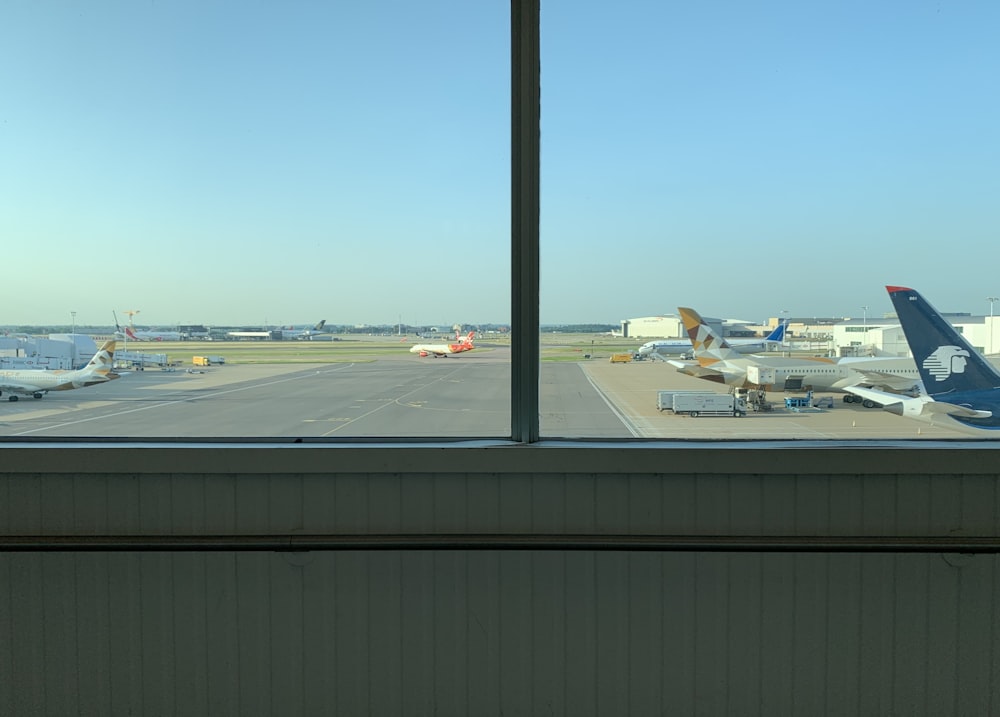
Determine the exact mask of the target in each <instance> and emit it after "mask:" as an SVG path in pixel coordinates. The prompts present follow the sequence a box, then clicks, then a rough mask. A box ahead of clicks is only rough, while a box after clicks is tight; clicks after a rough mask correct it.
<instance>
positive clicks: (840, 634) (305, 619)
mask: <svg viewBox="0 0 1000 717" xmlns="http://www.w3.org/2000/svg"><path fill="white" fill-rule="evenodd" d="M581 450H582V449H581ZM126 453H128V452H127V451H126ZM588 453H589V454H590V455H591V456H593V461H594V462H595V463H601V462H605V463H606V462H608V461H609V458H608V454H607V453H605V452H602V451H596V452H588ZM695 453H697V456H696V458H698V459H699V461H698V462H699V465H703V466H708V465H714V463H715V462H716V461H717V460H721V461H723V462H724V463H732V455H731V454H730V453H729V452H727V451H696V452H695ZM860 453H863V454H865V456H866V457H867V459H868V460H867V463H868V464H869V469H868V470H867V472H865V471H859V472H857V473H855V474H847V473H845V472H844V471H843V470H840V471H839V472H831V471H830V470H829V469H830V464H829V463H828V462H823V461H812V462H810V463H809V464H808V465H799V466H798V470H797V472H796V471H793V470H789V465H790V464H797V465H798V464H802V462H803V458H808V457H809V456H815V455H817V454H815V453H813V452H810V451H803V452H800V451H786V452H767V451H757V452H751V453H748V454H747V456H748V459H749V461H750V462H749V463H748V464H747V466H746V470H745V472H738V471H733V470H731V468H732V466H731V465H729V466H728V467H727V470H725V471H722V470H720V471H710V470H705V471H702V472H701V473H697V472H694V471H688V472H684V471H680V470H666V471H652V470H646V471H642V470H634V468H635V466H636V465H640V464H642V463H643V462H644V461H646V460H647V458H648V455H647V454H646V453H642V454H641V455H642V456H646V457H645V458H642V460H639V461H635V460H630V458H631V456H632V453H631V452H628V451H623V452H622V454H621V455H620V456H618V459H616V460H612V462H620V463H621V466H622V468H623V469H624V468H632V469H633V470H623V471H622V472H621V473H613V472H608V471H603V472H594V473H589V472H586V471H582V470H580V465H579V463H580V461H579V460H578V459H577V458H576V457H575V455H576V454H572V455H573V456H574V457H571V458H570V461H569V464H567V463H566V461H567V455H568V454H565V453H562V452H559V451H555V452H549V451H546V450H541V451H525V452H523V453H522V452H520V451H518V452H517V454H518V455H519V456H521V458H518V459H517V460H518V461H520V464H523V465H521V468H522V470H512V466H513V465H515V464H517V461H513V462H512V459H510V458H509V455H510V453H509V452H502V453H497V452H490V451H489V450H485V451H480V452H477V451H471V452H466V451H456V452H453V453H451V454H450V455H449V454H448V452H443V455H440V454H437V453H433V454H432V457H433V460H431V461H428V462H427V464H426V465H424V464H419V465H417V464H414V460H415V458H414V455H417V454H412V455H411V454H410V453H408V452H406V451H403V452H402V453H392V454H391V456H389V457H387V456H383V455H382V454H379V453H377V452H373V451H369V452H367V453H366V455H367V456H377V457H378V464H379V466H380V467H379V469H378V470H373V472H370V473H365V472H349V473H337V472H332V473H323V472H319V471H316V470H307V471H305V472H291V473H281V472H275V473H264V472H260V471H259V470H254V469H252V468H253V467H254V466H256V464H257V463H258V462H260V461H261V460H262V456H266V455H269V454H268V453H267V452H265V451H260V450H257V451H251V452H249V453H248V454H247V455H245V456H243V457H240V456H239V455H236V456H235V457H233V456H230V458H229V461H228V463H229V464H230V465H231V467H232V469H233V471H232V472H231V473H203V472H182V471H178V472H175V473H160V474H152V473H143V472H134V471H128V470H121V469H120V466H119V467H118V468H114V469H112V470H108V471H105V470H103V469H101V468H100V467H94V466H98V465H103V464H104V463H106V462H107V461H111V462H112V463H115V462H116V461H119V460H124V459H123V458H119V455H120V454H119V453H118V452H117V451H115V452H112V453H110V454H107V460H105V461H96V460H95V461H92V463H93V465H91V467H89V468H88V469H86V470H84V469H82V468H81V467H80V466H75V467H74V466H73V465H68V466H65V467H64V468H63V469H62V470H57V469H56V467H55V466H49V467H48V469H47V470H45V471H41V472H36V471H24V472H18V471H14V470H10V462H8V465H7V470H6V472H4V473H0V540H4V541H7V542H6V543H5V545H7V546H8V547H11V548H12V549H15V552H5V553H0V714H17V715H31V714H59V713H64V712H69V713H75V712H80V713H93V714H102V715H103V714H109V715H115V714H122V715H124V714H130V713H131V714H156V713H160V714H192V713H199V714H202V713H210V714H218V715H254V714H258V715H271V714H292V715H294V714H302V715H313V714H319V713H329V712H333V711H336V712H339V713H365V714H397V715H398V714H404V713H414V712H417V713H430V712H434V713H437V714H443V715H448V714H470V713H474V714H485V715H489V714H497V715H499V714H501V713H502V714H505V715H511V714H537V713H539V712H549V713H552V714H556V715H588V714H593V715H597V714H607V713H609V712H611V713H618V712H623V711H625V712H628V713H630V714H658V713H661V712H665V713H675V714H676V713H679V714H733V713H741V714H760V715H772V714H789V715H793V714H832V715H839V714H887V713H892V712H896V713H905V714H916V715H919V714H926V715H937V714H989V713H991V712H993V711H996V710H997V709H998V706H1000V686H998V682H1000V677H998V676H1000V630H998V625H1000V605H998V600H997V596H998V586H1000V571H998V570H997V559H998V558H997V556H996V555H995V554H989V553H987V554H979V555H975V556H973V555H960V554H954V553H951V552H941V551H943V550H945V549H944V548H942V549H941V551H937V550H933V549H929V548H923V550H924V551H925V552H923V553H912V554H911V553H898V554H893V553H888V552H884V553H865V552H863V550H864V545H865V541H868V540H877V539H878V538H879V537H900V536H902V537H924V538H928V539H930V540H935V539H938V538H948V537H954V536H966V537H970V538H983V539H992V540H996V538H997V535H998V532H1000V530H998V529H1000V519H998V516H1000V492H998V490H997V483H998V476H997V474H996V472H990V471H988V470H986V469H985V467H984V466H985V465H986V464H987V462H986V461H985V458H989V457H991V456H992V455H993V453H992V452H990V453H984V454H983V456H981V457H980V458H981V459H982V460H979V459H977V460H972V461H968V460H967V459H966V454H956V453H955V452H949V451H944V452H941V453H940V454H937V453H934V452H933V451H932V452H925V453H924V461H923V463H924V464H925V466H924V467H925V468H926V470H927V472H926V473H915V472H911V473H909V474H907V473H895V472H893V473H889V472H884V473H880V472H878V471H879V470H880V469H873V468H872V466H891V467H896V466H898V465H899V464H900V462H901V461H902V462H905V461H907V460H910V458H909V457H908V456H909V453H895V452H892V451H881V450H878V449H866V450H861V451H860ZM15 455H16V454H15ZM41 455H43V456H44V455H46V454H41ZM181 455H182V456H183V455H186V454H183V453H182V454H181ZM212 455H214V454H212ZM317 455H321V456H322V457H324V458H326V459H327V460H329V459H330V458H331V457H336V456H339V455H341V454H339V453H322V454H317ZM345 455H346V456H347V459H346V460H347V461H348V462H350V461H351V460H353V459H351V455H352V454H351V452H350V451H348V452H347V453H346V454H345ZM830 455H831V456H832V455H835V454H834V453H831V454H830ZM837 455H839V454H837ZM400 456H402V458H400ZM451 456H456V457H451ZM501 456H502V457H501ZM956 456H958V458H957V460H956ZM498 457H500V458H498ZM984 457H985V458H984ZM127 458H128V461H129V464H130V465H131V464H135V463H136V461H138V462H139V464H140V466H141V465H142V464H143V462H142V460H140V459H141V458H142V454H141V452H139V453H130V454H129V455H128V456H127ZM779 459H780V460H779ZM46 460H48V459H47V458H44V459H42V461H41V462H42V463H44V462H45V461H46ZM183 460H186V459H182V462H183ZM213 460H214V459H213ZM268 460H270V459H268ZM681 460H682V462H683V461H685V460H688V459H686V458H684V457H683V456H682V457H681ZM856 461H857V456H855V455H854V454H853V453H850V454H849V455H848V459H847V461H846V462H847V463H848V464H851V463H853V462H856ZM14 462H15V463H16V459H15V461H14ZM456 462H457V463H459V464H461V465H462V466H463V469H462V470H456ZM553 462H555V463H556V464H557V465H556V466H553V465H552V463H553ZM393 463H395V470H392V469H390V467H391V466H392V464H393ZM418 463H419V461H418ZM966 463H968V465H966V468H968V470H964V471H957V470H956V469H955V468H956V465H957V464H963V465H964V464H966ZM431 464H433V465H441V466H442V468H443V470H442V471H441V472H435V471H431V470H428V469H427V468H428V465H431ZM649 464H650V466H652V465H655V464H656V463H655V461H650V462H649ZM155 465H157V466H160V467H162V466H164V465H170V463H169V462H166V463H165V462H164V461H162V460H158V461H156V462H155ZM479 465H482V466H483V467H484V468H486V469H487V470H483V471H482V472H478V471H477V470H475V469H476V467H477V466H479ZM501 465H505V466H506V470H502V471H496V470H494V469H495V468H496V467H498V466H501ZM935 465H937V466H938V467H939V468H940V470H939V471H937V472H935V471H934V470H933V468H934V466H935ZM560 466H563V467H566V468H573V470H566V471H559V470H554V468H556V467H560ZM769 466H770V467H772V468H775V470H774V471H773V472H769V471H768V470H766V468H767V467H769ZM404 469H405V470H404ZM409 469H413V470H409ZM881 470H885V469H884V468H883V469H881ZM477 533H479V534H486V535H490V534H508V535H512V536H515V537H516V536H526V537H532V538H540V537H544V536H547V535H548V536H552V535H555V536H559V535H563V534H570V535H580V536H611V537H613V536H619V535H623V536H628V535H640V536H677V535H679V536H706V537H708V538H712V537H726V536H729V537H735V538H740V537H741V536H751V537H752V536H792V537H795V536H799V537H809V536H840V537H849V538H856V539H858V540H859V541H860V542H859V543H858V544H857V547H855V548H852V550H854V552H844V553H836V552H835V553H831V552H775V553H765V552H733V551H732V550H730V552H725V551H724V550H725V548H724V547H720V552H658V551H652V550H649V551H647V550H636V549H632V550H628V549H622V548H621V547H620V546H619V547H618V548H616V549H613V550H597V551H595V550H592V549H580V548H570V549H558V548H553V547H551V546H549V547H543V548H541V549H540V548H538V547H537V546H536V547H533V548H531V549H518V550H498V549H492V548H489V546H484V547H483V548H481V549H477V550H469V549H449V550H428V549H409V550H399V549H384V548H383V549H379V550H371V551H358V550H339V551H338V550H332V551H324V550H319V551H312V552H293V551H273V550H272V551H270V552H265V551H258V552H255V551H253V550H251V549H247V550H245V551H243V552H232V551H230V550H226V549H221V550H220V549H219V548H218V547H217V548H216V549H215V550H213V551H208V552H205V551H199V550H197V549H196V546H189V549H187V550H175V551H173V552H170V551H168V550H159V551H157V550H153V551H147V552H124V551H122V552H116V551H113V550H112V551H111V552H72V551H66V550H55V551H51V552H18V551H17V550H16V549H17V545H16V544H15V540H16V539H17V537H18V536H22V537H23V536H35V537H36V538H38V539H40V540H42V541H43V542H44V541H45V540H48V539H50V538H53V537H63V538H85V537H93V536H97V537H100V536H109V535H111V536H123V537H128V538H130V539H131V538H138V539H140V542H141V539H142V538H143V537H144V536H179V537H180V538H193V539H198V538H200V537H212V536H227V535H228V536H235V537H239V536H247V535H250V536H265V537H266V536H274V538H275V539H276V540H275V543H274V544H275V545H287V544H289V542H288V541H290V540H291V539H293V538H294V537H295V536H303V535H306V536H308V535H314V536H315V535H320V536H322V535H333V536H335V535H344V534H360V535H372V534H376V535H377V534H382V535H416V536H427V537H433V538H444V537H447V536H449V535H463V534H470V535H475V534H477ZM801 546H802V547H801V548H800V550H806V549H808V548H809V543H808V542H804V543H802V544H801ZM50 547H51V546H50ZM111 547H113V546H111ZM258 547H259V546H258ZM881 549H883V550H884V549H885V548H884V547H883V548H881Z"/></svg>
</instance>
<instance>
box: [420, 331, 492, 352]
mask: <svg viewBox="0 0 1000 717" xmlns="http://www.w3.org/2000/svg"><path fill="white" fill-rule="evenodd" d="M475 335H476V332H475V331H470V332H469V333H468V335H467V336H463V337H462V338H459V337H458V332H457V331H456V332H455V343H453V344H415V345H413V346H411V347H410V353H411V354H420V355H421V356H433V357H434V358H447V357H448V356H449V355H450V354H460V353H463V352H465V351H472V349H474V348H476V347H475V346H474V345H473V343H472V339H473V338H474V337H475Z"/></svg>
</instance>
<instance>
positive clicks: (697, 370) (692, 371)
mask: <svg viewBox="0 0 1000 717" xmlns="http://www.w3.org/2000/svg"><path fill="white" fill-rule="evenodd" d="M667 363H668V364H670V365H671V366H673V367H674V368H676V369H677V370H678V371H680V372H681V373H684V374H687V375H688V376H694V377H695V378H705V379H709V380H716V381H722V380H723V379H724V378H725V376H726V374H725V372H723V371H719V370H718V369H714V368H707V367H705V366H701V365H700V364H699V363H698V362H697V361H678V360H676V359H667Z"/></svg>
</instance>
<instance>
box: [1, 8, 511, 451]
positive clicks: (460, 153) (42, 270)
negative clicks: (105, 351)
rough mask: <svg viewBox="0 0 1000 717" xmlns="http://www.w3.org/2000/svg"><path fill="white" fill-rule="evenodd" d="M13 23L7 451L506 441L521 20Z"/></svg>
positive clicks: (247, 16) (138, 14)
mask: <svg viewBox="0 0 1000 717" xmlns="http://www.w3.org/2000/svg"><path fill="white" fill-rule="evenodd" d="M0 16H2V18H3V25H4V28H5V31H6V32H5V41H4V42H3V43H0V66H2V67H3V68H4V69H3V70H2V71H0V72H2V74H0V90H2V95H3V98H4V102H3V107H4V110H3V116H2V120H3V125H2V131H0V155H2V156H3V162H2V163H0V235H2V236H3V237H4V241H3V246H4V252H3V253H4V262H3V263H4V266H5V269H6V278H5V287H6V291H5V297H6V300H7V301H6V305H5V312H4V317H5V323H6V324H7V327H8V330H9V336H8V337H7V338H5V339H3V342H2V346H0V359H2V361H3V365H4V367H5V369H6V370H13V369H18V368H19V369H37V368H39V367H52V368H55V367H64V368H68V367H69V364H75V365H77V366H79V365H82V364H85V363H87V361H88V360H89V359H90V358H91V356H92V355H93V354H94V353H95V351H96V350H97V349H98V348H99V347H100V346H101V345H102V343H103V342H104V341H105V340H107V339H115V338H117V342H116V345H115V360H116V362H117V363H118V367H119V368H118V371H119V372H120V373H121V375H122V378H120V379H118V380H115V381H111V382H107V383H104V384H102V385H94V386H90V387H87V388H82V389H80V390H71V391H64V390H60V391H56V390H49V391H48V392H47V393H46V392H45V391H46V390H47V389H48V388H52V387H54V386H53V385H52V384H51V383H49V381H51V380H52V375H51V374H47V375H46V377H45V380H44V381H42V380H40V378H39V377H38V376H37V375H31V374H26V375H24V376H21V377H20V378H17V377H10V378H8V379H6V384H7V385H5V386H3V387H2V389H0V390H2V393H0V402H2V404H3V408H4V419H3V428H2V429H0V435H5V436H41V437H59V436H62V437H65V436H85V437H87V436H113V437H204V436H222V437H231V436H237V437H306V438H313V437H327V438H334V439H336V438H354V437H370V436H374V437H426V436H441V437H479V436H484V437H506V436H509V434H510V366H509V340H508V338H507V337H508V331H509V322H510V290H509V284H510V268H509V267H510V240H509V236H510V230H509V226H510V210H509V206H510V171H509V163H510V152H509V144H510V133H509V113H510V110H509V107H510V100H509V96H510V70H509V63H510V49H509V46H510V41H509V33H510V21H509V7H508V6H507V5H505V4H503V3H471V4H470V3H463V2H436V3H431V4H429V5H428V4H415V3H403V2H392V1H389V0H386V1H383V2H374V3H293V4H274V3H255V4H254V3H251V4H235V5H234V4H233V3H224V2H179V3H139V4H133V3H110V4H109V3H103V4H96V5H91V4H87V5H80V4H79V3H73V2H57V3H46V4H44V5H37V6H36V5H33V4H31V3H18V4H14V5H10V6H8V7H6V8H4V9H3V10H2V11H0ZM321 322H325V323H322V325H319V324H320V323H321ZM116 323H117V325H118V328H119V331H120V332H121V333H118V334H117V335H116ZM126 330H127V331H130V332H132V333H133V336H132V337H127V336H126V335H125V333H126ZM74 332H75V334H76V335H77V337H78V342H79V346H77V347H73V345H72V343H70V342H66V341H63V342H62V343H61V344H59V343H56V342H52V341H49V337H50V335H59V336H53V337H52V338H62V339H65V338H66V336H67V335H69V334H73V333H74ZM22 335H23V337H22ZM470 336H471V337H473V338H472V343H471V344H470V343H467V341H468V337H470ZM179 339H183V340H179ZM419 346H422V347H423V349H420V348H418V347H419ZM470 346H474V347H475V350H473V351H464V349H466V348H469V347H470ZM414 349H416V350H415V351H414ZM195 357H201V358H200V359H199V360H198V361H197V362H196V361H195ZM216 357H221V358H224V359H225V363H224V364H221V363H220V362H219V361H220V359H219V358H216ZM140 368H141V369H142V370H139V369H140ZM35 394H38V395H40V396H42V397H41V398H40V399H36V398H34V397H33V396H34V395H35ZM8 398H16V399H19V400H17V401H14V402H8V401H7V400H6V399H8Z"/></svg>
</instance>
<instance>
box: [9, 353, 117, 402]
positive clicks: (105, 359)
mask: <svg viewBox="0 0 1000 717" xmlns="http://www.w3.org/2000/svg"><path fill="white" fill-rule="evenodd" d="M114 359H115V342H114V340H111V341H105V342H104V343H103V344H102V345H101V348H99V349H98V350H97V353H95V354H94V356H93V358H91V359H90V362H89V363H88V364H87V365H86V366H84V367H83V368H81V369H77V370H75V371H47V370H45V369H11V370H6V371H0V393H2V392H3V391H7V393H9V394H10V396H8V397H7V400H8V401H17V400H18V398H19V397H18V395H17V394H19V393H20V394H23V395H25V396H34V397H35V398H41V397H42V396H44V395H45V394H46V393H48V392H49V391H68V390H71V389H74V388H84V387H85V386H93V385H95V384H98V383H104V382H106V381H111V380H113V379H116V378H119V375H118V374H117V373H115V372H114V371H113V366H114Z"/></svg>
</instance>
